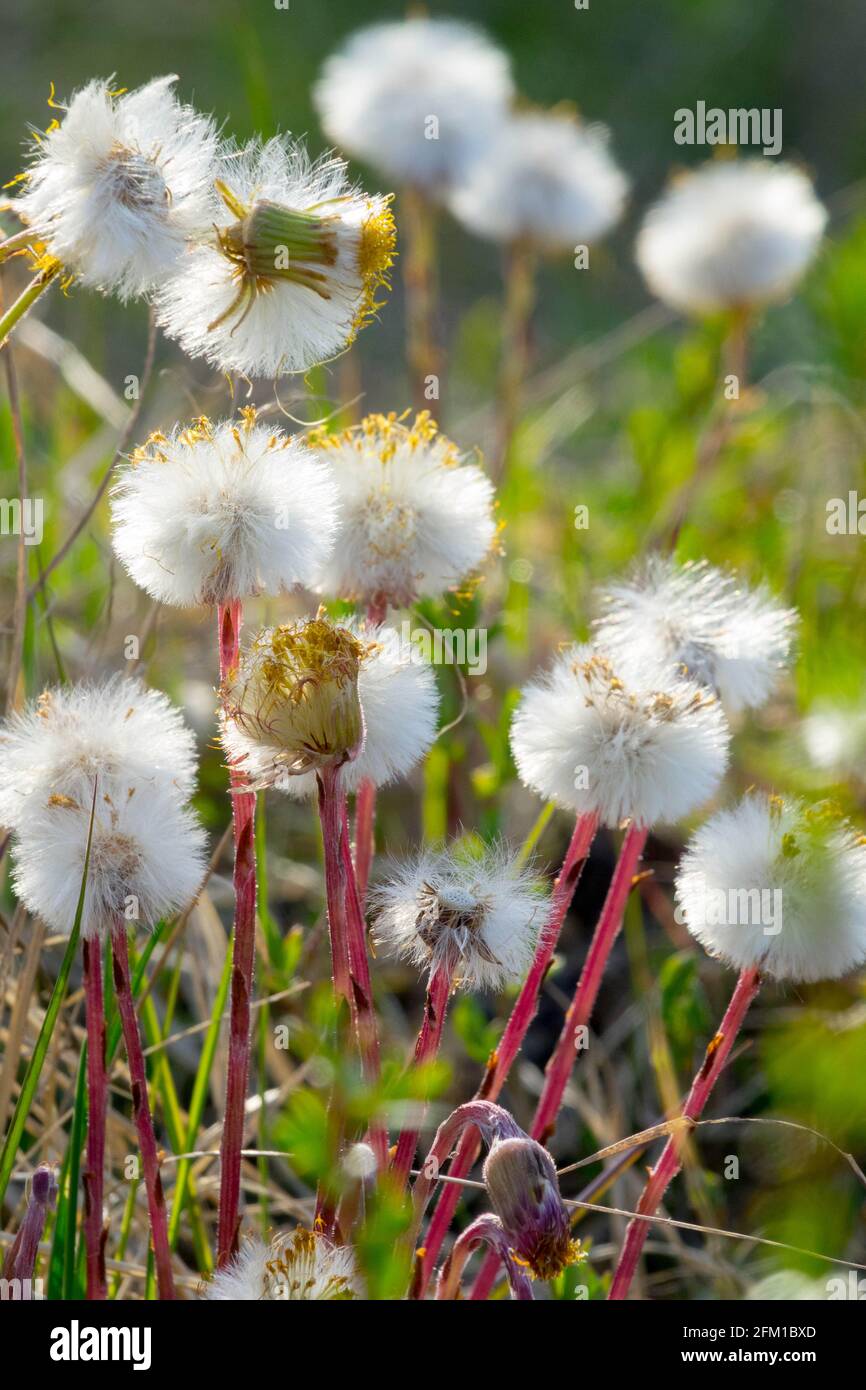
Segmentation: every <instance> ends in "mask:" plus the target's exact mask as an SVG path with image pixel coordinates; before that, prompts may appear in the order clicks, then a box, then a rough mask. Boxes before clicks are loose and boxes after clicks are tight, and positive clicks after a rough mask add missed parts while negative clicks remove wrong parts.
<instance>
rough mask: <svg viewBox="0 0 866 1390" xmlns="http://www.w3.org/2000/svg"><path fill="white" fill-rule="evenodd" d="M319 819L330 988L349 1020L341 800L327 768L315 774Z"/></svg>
mask: <svg viewBox="0 0 866 1390" xmlns="http://www.w3.org/2000/svg"><path fill="white" fill-rule="evenodd" d="M318 787H319V818H320V820H321V822H322V844H323V847H324V854H325V897H326V899H327V906H328V931H329V934H330V939H331V969H332V973H333V977H334V989H335V991H336V992H337V994H338V995H339V996H340V997H341V998H343V999H345V1001H346V1003H347V1004H348V1006H349V1011H350V1014H351V1017H352V1019H353V1020H354V1019H355V1014H356V1010H355V1001H354V995H353V991H352V977H351V972H350V969H349V923H348V914H347V911H346V889H347V883H348V880H347V876H346V863H345V859H344V856H343V852H342V845H341V841H342V835H343V798H342V794H341V790H340V770H339V768H336V767H333V766H330V767H323V768H321V769H320V771H319V773H318Z"/></svg>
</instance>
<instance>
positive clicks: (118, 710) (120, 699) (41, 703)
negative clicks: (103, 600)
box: [0, 676, 196, 830]
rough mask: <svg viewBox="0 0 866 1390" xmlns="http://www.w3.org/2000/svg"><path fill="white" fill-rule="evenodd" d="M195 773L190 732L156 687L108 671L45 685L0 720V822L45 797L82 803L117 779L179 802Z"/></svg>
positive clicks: (33, 809) (33, 810)
mask: <svg viewBox="0 0 866 1390" xmlns="http://www.w3.org/2000/svg"><path fill="white" fill-rule="evenodd" d="M195 778H196V750H195V736H194V734H193V732H192V730H191V729H189V728H188V727H187V726H186V724H185V723H184V721H183V718H182V716H181V714H180V712H179V711H178V710H177V709H175V708H174V706H173V705H171V704H170V703H169V701H168V699H167V698H166V696H165V695H163V694H162V693H161V691H158V690H148V689H147V688H146V687H145V686H144V685H143V684H142V683H141V681H139V680H134V679H130V678H129V677H127V676H112V677H110V678H109V679H108V680H105V681H102V682H101V683H99V684H83V685H74V686H60V687H58V688H57V689H54V690H46V691H45V692H44V693H43V694H42V695H40V697H39V699H38V700H36V701H35V702H34V703H33V704H32V705H30V706H28V708H27V709H25V710H24V711H22V712H21V713H20V714H13V715H10V717H9V718H8V719H7V720H6V721H5V722H4V723H3V724H2V725H0V825H5V826H6V827H7V828H9V829H14V830H18V829H20V828H21V827H22V826H24V825H26V823H27V821H28V819H29V818H31V817H32V816H33V815H34V814H41V813H42V812H44V811H45V809H46V807H47V805H48V802H49V799H50V798H51V797H59V798H69V799H70V800H72V801H74V802H77V803H80V804H82V805H83V804H86V805H87V806H89V805H90V802H91V799H92V796H93V784H94V779H97V780H98V783H99V789H100V792H102V791H107V792H110V791H112V789H113V788H115V787H116V786H118V785H119V784H122V786H123V787H124V789H125V787H126V785H127V784H130V783H132V784H135V785H137V786H139V785H140V786H141V787H143V788H144V789H153V790H157V791H158V790H160V789H165V790H166V791H167V792H169V793H172V794H174V796H175V797H176V799H177V800H179V801H186V800H187V799H188V797H189V796H190V795H191V794H192V791H193V788H194V786H195Z"/></svg>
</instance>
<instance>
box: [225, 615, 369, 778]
mask: <svg viewBox="0 0 866 1390" xmlns="http://www.w3.org/2000/svg"><path fill="white" fill-rule="evenodd" d="M364 652H365V648H364V645H363V643H361V642H360V641H359V640H358V638H357V637H356V636H355V634H354V633H353V632H351V631H350V630H349V629H348V627H346V626H345V625H340V624H337V623H332V622H330V621H329V620H328V619H327V618H325V617H324V616H322V615H321V614H320V615H319V616H318V617H316V618H307V619H302V620H300V621H298V622H293V623H284V624H283V625H282V626H280V627H274V628H265V629H263V630H262V631H261V632H259V633H258V634H257V635H256V636H255V637H254V638H253V640H252V642H251V643H250V645H249V646H248V647H247V649H246V651H245V652H244V653H243V655H242V657H241V660H240V664H239V666H238V669H237V670H236V671H230V672H229V673H228V675H227V677H226V679H225V681H224V682H223V686H222V690H221V700H222V716H221V737H222V742H223V747H224V748H225V750H226V753H227V755H228V758H229V760H230V761H231V763H232V764H233V765H234V766H235V767H236V768H237V769H238V770H239V771H240V772H242V773H243V774H244V775H245V777H246V778H247V780H248V781H249V782H250V783H251V784H252V786H253V787H254V788H256V789H259V788H263V787H268V786H279V787H284V786H286V785H288V782H289V779H291V778H294V777H298V776H302V775H303V774H304V773H307V772H309V773H312V774H315V773H316V772H318V771H320V770H321V769H323V768H325V767H344V766H345V765H346V764H347V763H349V762H351V760H352V759H354V758H356V757H357V756H358V754H359V753H360V751H361V748H362V746H363V742H364V717H363V713H362V710H361V702H360V699H359V697H358V677H359V674H360V668H361V661H362V659H363V657H364Z"/></svg>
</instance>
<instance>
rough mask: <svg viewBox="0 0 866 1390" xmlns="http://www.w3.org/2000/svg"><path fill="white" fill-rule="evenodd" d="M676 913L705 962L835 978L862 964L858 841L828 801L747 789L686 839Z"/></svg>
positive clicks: (862, 871)
mask: <svg viewBox="0 0 866 1390" xmlns="http://www.w3.org/2000/svg"><path fill="white" fill-rule="evenodd" d="M676 898H677V903H678V908H679V912H680V913H681V914H682V917H683V919H684V921H685V923H686V926H687V927H688V929H689V931H690V932H691V933H692V935H693V936H694V937H695V938H696V939H697V940H698V941H699V942H700V943H701V945H702V946H703V947H704V949H705V950H706V951H707V952H708V953H709V954H710V955H712V956H719V957H721V958H722V960H724V961H727V962H728V964H730V965H732V966H734V967H735V968H736V969H738V970H742V969H745V968H748V967H753V966H756V967H757V968H758V969H759V970H761V971H762V972H764V973H765V974H767V975H771V976H773V978H774V979H777V980H789V981H806V982H808V981H814V980H830V979H836V978H837V977H839V976H841V975H845V974H846V973H847V972H848V971H849V970H853V969H854V968H855V967H856V966H858V965H860V964H861V963H862V962H863V961H864V960H866V837H864V836H862V835H858V834H856V833H855V832H854V831H853V830H852V829H851V827H850V826H849V825H848V824H847V823H846V822H845V821H844V820H842V818H841V817H840V816H839V814H838V812H837V811H836V810H835V809H834V808H832V807H830V806H828V805H826V804H820V805H818V806H816V807H807V806H805V805H803V803H802V802H800V801H796V800H788V799H786V800H784V801H783V800H782V799H781V798H780V797H775V796H772V797H767V796H765V795H763V794H757V793H752V794H749V795H748V796H746V797H744V798H743V800H742V801H740V802H739V803H738V804H737V805H736V806H735V807H734V808H733V809H731V810H725V811H720V812H718V814H716V815H714V816H712V817H711V818H710V819H709V820H708V821H707V822H706V824H704V825H702V826H701V828H700V829H699V830H698V831H697V832H696V834H695V835H693V837H692V839H691V840H690V841H689V844H688V846H687V847H686V851H685V853H684V855H683V858H682V860H681V863H680V869H679V873H678V875H677V880H676Z"/></svg>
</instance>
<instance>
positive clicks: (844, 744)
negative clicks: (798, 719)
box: [800, 700, 866, 780]
mask: <svg viewBox="0 0 866 1390" xmlns="http://www.w3.org/2000/svg"><path fill="white" fill-rule="evenodd" d="M800 735H801V737H802V740H803V743H804V745H805V748H806V752H807V754H808V756H809V759H810V761H811V762H812V763H813V765H814V766H815V767H817V768H820V769H821V771H822V772H826V773H829V774H830V775H831V776H833V777H838V778H839V779H840V780H841V779H844V778H847V777H857V778H859V779H860V780H863V779H864V778H866V707H864V705H863V704H862V703H858V704H838V705H837V704H831V703H830V702H829V701H827V700H819V701H816V703H815V704H814V705H812V707H811V709H810V710H809V711H808V713H807V714H806V715H805V717H804V719H803V722H802V724H801V726H800Z"/></svg>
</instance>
